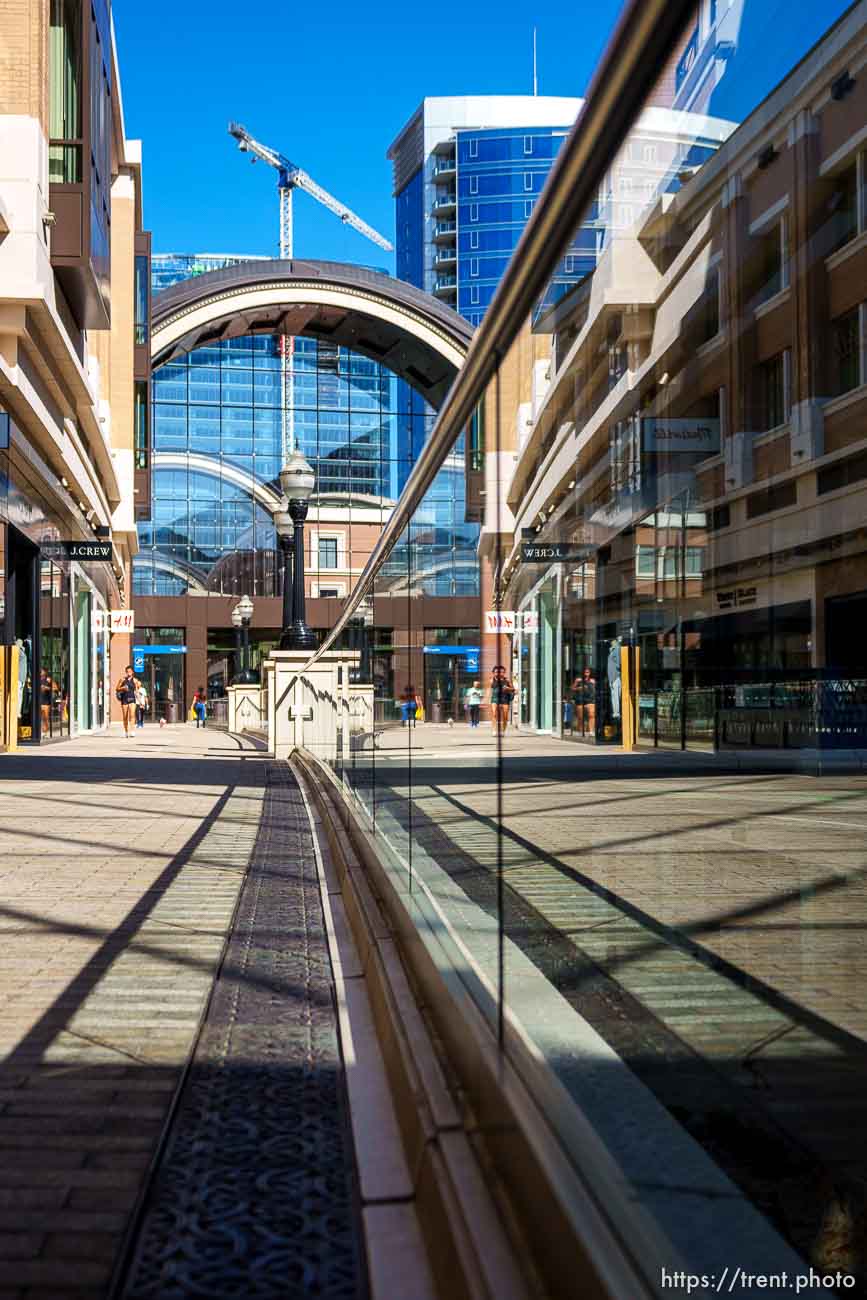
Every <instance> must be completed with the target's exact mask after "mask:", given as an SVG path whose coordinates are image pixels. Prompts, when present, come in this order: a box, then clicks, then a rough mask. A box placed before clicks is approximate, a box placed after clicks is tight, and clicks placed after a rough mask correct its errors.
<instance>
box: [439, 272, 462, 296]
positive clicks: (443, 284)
mask: <svg viewBox="0 0 867 1300" xmlns="http://www.w3.org/2000/svg"><path fill="white" fill-rule="evenodd" d="M457 287H458V277H457V276H456V275H438V276H437V278H436V280H435V281H434V293H444V294H453V293H456V292H457Z"/></svg>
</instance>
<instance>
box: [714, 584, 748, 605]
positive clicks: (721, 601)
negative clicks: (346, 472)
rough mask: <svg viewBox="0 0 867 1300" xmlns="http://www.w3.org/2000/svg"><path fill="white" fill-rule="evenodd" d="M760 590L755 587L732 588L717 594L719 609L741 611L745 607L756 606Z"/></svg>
mask: <svg viewBox="0 0 867 1300" xmlns="http://www.w3.org/2000/svg"><path fill="white" fill-rule="evenodd" d="M757 596H758V590H757V588H755V587H731V588H729V590H727V591H718V592H717V593H716V604H717V609H740V608H742V606H744V605H755V603H756V597H757Z"/></svg>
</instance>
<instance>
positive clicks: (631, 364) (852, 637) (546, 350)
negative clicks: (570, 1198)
mask: <svg viewBox="0 0 867 1300" xmlns="http://www.w3.org/2000/svg"><path fill="white" fill-rule="evenodd" d="M864 56H867V12H865V9H864V7H863V6H853V7H852V8H850V9H847V8H846V6H844V5H841V4H832V5H831V6H826V7H821V8H820V7H816V6H813V5H806V4H796V5H794V6H792V5H788V6H786V7H785V8H783V7H782V6H780V5H777V4H773V3H750V0H747V3H745V4H716V5H705V4H703V5H702V6H701V7H700V8H699V9H697V10H696V13H695V16H694V20H693V21H692V22H691V23H690V24H689V26H688V28H687V30H686V31H685V32H684V33H683V36H682V38H681V40H680V41H679V42H678V44H677V46H676V47H675V48H674V49H673V50H672V51H671V52H670V60H669V62H668V64H667V65H666V66H665V67H662V66H661V67H660V68H659V74H660V76H659V81H658V83H657V87H656V90H655V91H654V95H653V97H652V100H651V101H650V102H648V104H647V105H646V106H645V108H644V109H643V110H642V112H641V114H640V115H639V117H638V118H637V119H636V121H635V122H634V123H633V126H632V128H631V130H630V132H629V134H628V137H627V139H626V141H625V143H624V145H623V146H622V148H621V149H620V150H619V151H618V153H617V155H616V156H615V157H612V158H611V159H610V160H609V164H608V167H607V168H606V175H605V177H604V178H602V180H601V183H600V186H599V190H598V193H597V196H596V199H595V200H594V203H593V205H592V209H591V210H588V212H587V213H586V214H585V219H584V220H583V221H582V222H581V223H580V224H579V226H578V227H577V228H576V229H575V230H574V231H573V232H572V236H571V238H570V240H569V241H568V242H567V245H566V246H565V247H564V248H563V249H562V254H563V259H562V262H561V264H560V266H559V268H558V270H557V273H556V274H555V275H554V277H553V278H552V280H551V282H550V284H549V285H548V287H547V290H546V292H545V294H544V295H543V296H542V297H541V299H540V301H539V303H538V304H537V308H536V310H535V312H534V313H533V316H532V319H531V320H530V321H528V322H527V324H526V329H525V332H524V334H523V336H522V339H519V341H518V343H517V344H516V347H515V349H513V353H511V354H509V355H507V356H506V357H505V358H504V359H503V361H502V364H501V367H500V377H501V381H502V382H501V386H500V408H499V412H498V419H497V420H496V421H494V422H489V423H488V424H487V425H486V434H487V438H488V443H487V452H488V457H489V461H488V477H487V482H486V489H487V501H488V506H489V507H490V502H491V500H492V499H494V498H495V499H496V500H497V501H499V503H500V507H499V509H500V520H501V522H500V525H499V527H497V528H495V529H493V530H492V531H494V532H495V533H496V534H497V536H496V538H492V539H490V540H488V545H489V548H490V553H491V554H492V555H494V556H495V557H496V559H495V561H494V569H495V571H497V572H498V573H499V574H500V575H501V581H500V583H499V585H498V586H497V588H496V591H497V597H496V599H497V601H498V609H499V611H500V613H501V615H502V617H503V618H504V619H508V620H510V621H511V630H510V633H509V641H510V649H509V651H508V652H507V654H506V655H504V656H502V658H503V660H504V662H505V664H506V668H507V670H509V669H510V673H511V679H512V685H513V686H514V691H515V696H514V702H513V703H512V704H511V706H510V718H509V730H507V731H506V734H505V736H504V737H502V738H501V739H500V741H499V742H498V746H497V762H498V765H499V774H500V779H499V782H498V783H497V784H496V785H495V791H494V795H493V796H492V797H491V798H488V796H487V795H486V794H485V793H484V788H483V784H482V783H480V784H479V786H478V787H477V789H476V791H475V792H474V793H473V795H472V796H471V797H468V796H467V795H466V794H465V795H464V796H463V803H464V805H465V806H466V807H467V809H468V811H469V813H470V815H472V816H474V817H476V818H478V819H480V820H482V821H484V819H485V818H486V817H489V816H491V815H493V817H494V818H495V820H496V822H497V824H498V825H499V828H500V840H499V844H498V846H497V858H496V876H497V881H498V888H499V890H500V897H501V909H502V912H501V914H502V917H503V922H504V929H503V934H502V936H501V940H502V979H503V984H502V987H503V992H504V1005H503V1009H502V1010H503V1015H502V1034H503V1046H504V1051H506V1052H507V1053H508V1054H509V1056H510V1059H511V1060H513V1061H514V1063H515V1064H516V1065H517V1066H518V1068H519V1069H520V1070H521V1071H522V1073H523V1075H524V1077H525V1078H526V1079H527V1080H528V1082H530V1084H531V1086H539V1087H540V1093H539V1095H540V1096H542V1095H544V1096H545V1098H546V1101H547V1110H546V1113H547V1114H549V1115H550V1116H552V1122H553V1123H554V1124H555V1126H557V1127H558V1130H559V1131H560V1133H561V1135H562V1137H563V1140H564V1143H565V1145H566V1147H567V1149H568V1150H569V1151H570V1153H571V1154H572V1156H573V1158H574V1160H575V1162H576V1165H577V1166H578V1167H579V1168H582V1169H585V1170H586V1171H590V1170H597V1171H601V1172H600V1177H603V1176H615V1177H621V1178H623V1179H625V1181H626V1184H627V1185H628V1186H629V1187H630V1188H631V1189H632V1200H631V1207H630V1214H631V1215H633V1216H634V1221H635V1223H636V1224H638V1225H639V1226H640V1227H641V1231H642V1232H644V1231H647V1232H648V1233H650V1235H651V1237H652V1238H654V1239H655V1240H656V1242H657V1248H656V1250H655V1253H651V1254H650V1255H648V1256H647V1257H646V1258H645V1266H646V1271H647V1276H648V1280H649V1281H650V1282H651V1283H653V1284H654V1285H655V1286H656V1287H657V1288H661V1287H664V1286H665V1282H664V1277H663V1273H662V1270H663V1269H665V1270H669V1272H670V1271H671V1270H672V1269H676V1268H677V1267H678V1265H677V1264H676V1263H675V1261H676V1260H678V1259H679V1260H681V1261H682V1263H681V1265H680V1267H683V1266H684V1265H685V1266H686V1267H687V1268H688V1269H690V1270H694V1271H695V1272H696V1273H705V1274H707V1275H708V1276H710V1277H711V1278H713V1279H714V1280H713V1281H711V1282H710V1283H708V1284H707V1285H708V1286H709V1288H710V1289H711V1290H713V1289H715V1288H716V1282H717V1280H718V1279H719V1278H721V1277H722V1276H723V1274H724V1270H725V1268H726V1267H727V1266H728V1267H729V1270H730V1272H731V1260H732V1257H733V1255H734V1254H738V1255H739V1262H740V1261H741V1259H743V1260H744V1261H745V1260H746V1259H747V1258H748V1259H749V1260H750V1263H749V1264H747V1263H746V1262H743V1263H742V1267H743V1268H745V1269H748V1270H749V1271H750V1272H754V1273H758V1272H760V1271H762V1270H764V1271H765V1272H767V1271H772V1272H776V1273H777V1274H778V1275H779V1274H781V1273H782V1272H785V1271H788V1273H789V1276H790V1277H791V1278H793V1276H794V1274H793V1268H794V1271H798V1270H800V1271H801V1272H802V1273H803V1274H804V1275H808V1272H809V1269H810V1267H812V1268H813V1269H814V1270H816V1273H815V1276H817V1277H818V1278H819V1279H820V1280H819V1281H818V1282H815V1283H813V1285H815V1286H817V1287H822V1288H825V1289H829V1290H832V1289H833V1288H834V1287H835V1286H836V1287H837V1288H839V1293H840V1294H845V1293H846V1292H847V1291H850V1292H853V1293H855V1294H857V1293H858V1288H861V1289H863V1287H864V1285H865V1282H864V1257H863V1253H861V1248H860V1246H859V1245H857V1244H856V1243H857V1241H858V1236H859V1231H860V1229H859V1228H858V1227H857V1226H856V1224H857V1223H858V1222H860V1219H859V1218H858V1216H859V1215H861V1214H863V1206H864V1200H863V1195H862V1192H861V1191H858V1192H857V1193H856V1192H855V1191H854V1189H855V1188H859V1189H863V1187H864V1185H865V1177H867V1144H865V1142H864V1141H862V1139H861V1137H860V1136H853V1135H860V1134H861V1133H863V1132H865V1131H867V1125H865V1120H867V1101H865V1094H864V1090H863V1087H862V1081H863V1077H864V1070H865V1066H867V997H865V994H864V992H863V988H862V984H863V981H858V980H857V974H856V973H860V972H861V971H863V970H864V969H865V962H867V945H865V927H867V913H865V895H864V890H863V879H862V873H863V861H862V859H863V854H862V853H861V845H862V842H863V837H864V833H865V831H867V794H865V790H864V779H863V775H862V771H863V765H864V758H865V754H867V746H865V743H864V735H865V719H867V714H865V698H867V696H865V682H867V656H865V654H864V651H863V647H862V644H861V638H860V636H859V632H858V629H859V626H860V623H861V620H863V617H864V613H865V611H867V597H865V594H864V593H865V592H867V535H865V533H864V531H863V526H862V520H863V510H864V504H865V503H864V499H863V491H864V484H865V482H867V468H865V465H867V459H865V457H867V453H865V451H864V447H865V445H867V444H865V443H864V429H865V424H864V415H865V413H867V384H865V381H867V372H865V370H864V356H865V355H867V353H865V350H864V349H865V336H864V329H865V325H867V318H865V307H864V302H863V301H862V300H863V299H864V298H865V295H867V289H865V285H867V280H863V279H862V278H861V275H860V269H859V270H858V271H857V272H856V266H858V267H859V268H860V263H859V261H858V259H859V258H860V257H861V256H862V255H863V254H862V244H861V243H859V240H861V238H862V235H864V236H865V239H867V231H865V229H864V226H863V222H862V217H863V213H862V212H861V208H862V207H863V203H862V200H863V194H861V190H860V189H859V188H858V187H860V186H861V185H862V180H863V168H864V159H863V158H862V157H861V153H860V150H861V148H862V142H863V138H864V133H865V131H867V96H865V94H864V84H863V83H862V82H861V81H860V79H859V76H858V74H857V73H856V71H854V70H855V69H860V67H861V59H862V57H864ZM859 178H861V179H859ZM853 187H854V188H853ZM858 195H861V197H860V198H859V197H858ZM581 259H583V260H581ZM513 364H514V366H515V367H516V368H517V369H516V371H513V369H512V366H513ZM492 453H493V454H495V455H496V464H495V465H491V463H490V456H491V454H492ZM504 520H505V521H507V522H506V523H505V524H504V523H503V521H504ZM490 608H491V605H490V604H489V605H488V609H490ZM513 727H516V728H517V730H516V731H513V730H512V728H513ZM456 779H457V778H456V776H453V777H452V780H453V781H454V780H456ZM492 809H493V814H492ZM853 981H854V982H853ZM540 1062H544V1064H545V1067H546V1068H545V1069H541V1070H540V1069H539V1064H540ZM540 1080H544V1084H541V1083H540ZM554 1085H556V1087H555V1086H554ZM570 1108H571V1109H570ZM578 1114H581V1115H582V1116H583V1117H584V1118H585V1119H587V1120H589V1123H590V1125H591V1127H592V1129H593V1131H594V1133H595V1135H596V1137H597V1138H598V1139H600V1141H601V1148H602V1154H601V1155H600V1151H599V1149H598V1148H597V1149H596V1152H595V1154H592V1155H591V1153H590V1151H589V1147H588V1145H587V1144H586V1143H582V1141H581V1140H580V1139H579V1138H578V1137H576V1133H577V1129H576V1128H572V1127H571V1126H570V1119H569V1116H570V1115H571V1116H572V1118H573V1119H574V1117H575V1116H576V1115H578ZM856 1206H857V1207H860V1208H856ZM636 1240H638V1238H636ZM844 1242H845V1245H843V1243H844ZM772 1261H773V1262H772ZM730 1272H729V1276H730ZM838 1274H839V1276H838ZM835 1278H836V1281H835ZM856 1279H857V1280H856ZM736 1285H738V1286H739V1287H741V1290H742V1294H745V1295H747V1294H752V1293H753V1292H752V1291H750V1289H749V1288H748V1287H747V1286H746V1284H745V1283H744V1282H743V1279H741V1280H740V1281H736Z"/></svg>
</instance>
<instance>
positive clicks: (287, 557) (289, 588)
mask: <svg viewBox="0 0 867 1300" xmlns="http://www.w3.org/2000/svg"><path fill="white" fill-rule="evenodd" d="M280 550H281V551H282V552H283V632H286V631H288V629H289V628H291V626H292V624H293V622H294V621H295V599H294V598H295V591H294V580H293V570H294V565H293V563H292V538H291V537H290V536H289V535H288V534H286V535H285V536H281V537H280Z"/></svg>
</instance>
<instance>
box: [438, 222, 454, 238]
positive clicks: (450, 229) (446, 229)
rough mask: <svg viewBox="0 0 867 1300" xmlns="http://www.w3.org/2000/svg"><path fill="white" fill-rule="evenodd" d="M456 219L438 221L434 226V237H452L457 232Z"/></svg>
mask: <svg viewBox="0 0 867 1300" xmlns="http://www.w3.org/2000/svg"><path fill="white" fill-rule="evenodd" d="M457 229H458V223H457V222H456V221H438V222H437V223H436V225H435V226H434V232H433V237H434V239H452V238H454V236H455V235H456V234H457Z"/></svg>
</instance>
